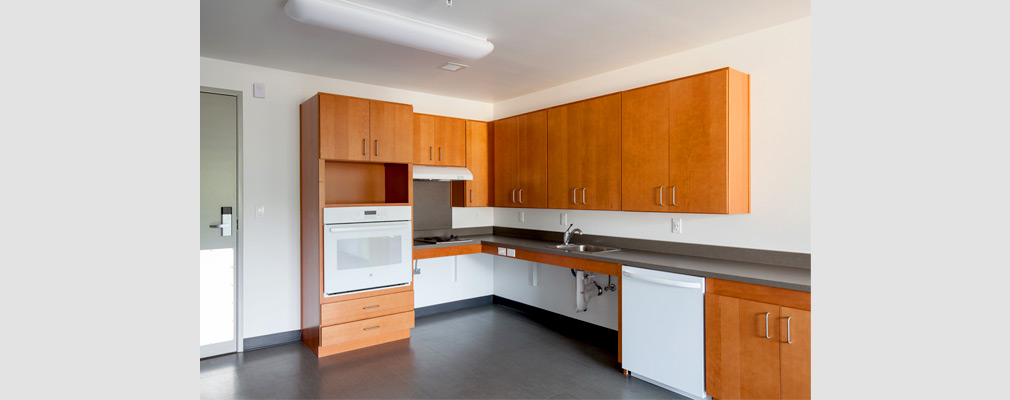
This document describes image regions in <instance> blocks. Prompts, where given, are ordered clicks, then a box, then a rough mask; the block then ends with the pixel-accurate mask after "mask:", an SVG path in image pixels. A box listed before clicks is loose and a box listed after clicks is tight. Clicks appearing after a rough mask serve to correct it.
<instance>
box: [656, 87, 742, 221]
mask: <svg viewBox="0 0 1010 400" xmlns="http://www.w3.org/2000/svg"><path fill="white" fill-rule="evenodd" d="M731 78H732V79H731ZM748 79H749V78H748V77H747V76H746V74H743V73H741V72H739V71H734V70H731V69H728V68H725V69H721V70H718V71H713V72H708V73H704V74H700V75H695V76H691V77H688V78H684V79H678V80H675V81H672V82H670V183H669V185H670V186H671V189H670V196H671V197H670V198H669V201H670V203H671V205H670V211H673V212H690V213H716V214H731V213H747V212H750V175H749V171H750V166H749V164H750V160H749V154H750V151H749V143H750V139H749V138H750V128H749V122H743V121H741V118H747V119H749V105H748V104H749V93H748V90H749V89H748V88H749V84H748V83H747V82H748ZM731 80H732V85H731ZM730 88H732V89H733V90H729V89H730ZM730 110H733V115H732V116H731V115H730ZM731 117H732V118H731ZM731 119H732V120H733V121H732V122H731ZM731 126H732V127H733V129H730V128H731ZM731 156H732V157H733V158H731Z"/></svg>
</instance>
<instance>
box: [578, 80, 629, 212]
mask: <svg viewBox="0 0 1010 400" xmlns="http://www.w3.org/2000/svg"><path fill="white" fill-rule="evenodd" d="M583 109H584V110H583V113H582V114H583V126H582V140H581V142H582V143H581V145H582V149H581V151H580V152H579V153H578V154H579V155H580V156H581V160H579V162H578V164H581V169H576V170H575V172H576V173H577V174H578V175H576V176H578V177H579V180H580V182H579V183H580V184H579V187H581V188H583V189H582V190H581V191H580V192H581V193H578V200H579V201H580V202H581V203H583V204H582V205H581V206H580V207H579V208H583V209H588V210H620V209H621V94H620V93H615V94H612V95H608V96H603V97H597V98H595V99H591V100H587V101H585V102H583Z"/></svg>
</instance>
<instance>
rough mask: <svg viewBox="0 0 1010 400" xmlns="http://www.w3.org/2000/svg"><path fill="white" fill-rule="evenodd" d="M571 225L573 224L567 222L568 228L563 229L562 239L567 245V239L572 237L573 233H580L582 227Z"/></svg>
mask: <svg viewBox="0 0 1010 400" xmlns="http://www.w3.org/2000/svg"><path fill="white" fill-rule="evenodd" d="M573 226H575V224H569V225H568V229H565V235H564V241H565V245H566V246H567V245H568V240H569V239H571V238H572V235H573V234H579V235H581V234H582V229H579V228H575V229H572V227H573Z"/></svg>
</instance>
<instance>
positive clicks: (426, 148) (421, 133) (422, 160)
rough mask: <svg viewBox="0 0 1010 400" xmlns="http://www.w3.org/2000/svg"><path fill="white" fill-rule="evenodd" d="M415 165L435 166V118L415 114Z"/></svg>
mask: <svg viewBox="0 0 1010 400" xmlns="http://www.w3.org/2000/svg"><path fill="white" fill-rule="evenodd" d="M414 164H420V165H435V117H434V116H432V115H424V114H414Z"/></svg>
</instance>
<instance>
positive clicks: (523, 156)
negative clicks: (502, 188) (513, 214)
mask: <svg viewBox="0 0 1010 400" xmlns="http://www.w3.org/2000/svg"><path fill="white" fill-rule="evenodd" d="M517 125H518V128H519V129H518V130H519V146H518V148H519V189H520V190H522V193H521V196H520V194H519V193H517V194H516V197H517V198H516V200H518V201H519V202H520V204H519V206H520V207H525V208H547V110H541V111H537V112H533V113H530V114H524V115H521V116H519V121H518V124H517Z"/></svg>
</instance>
